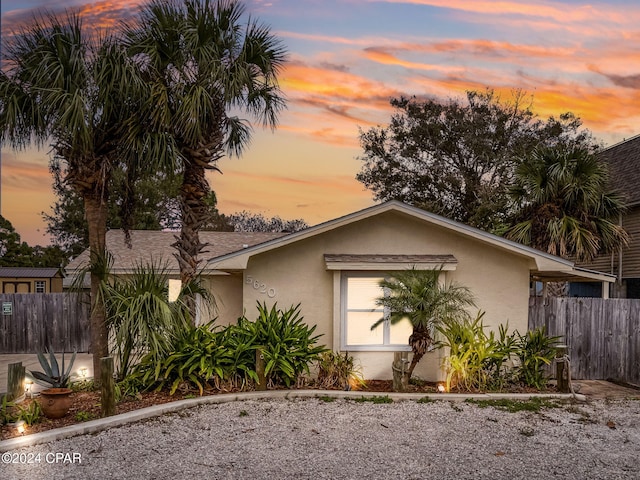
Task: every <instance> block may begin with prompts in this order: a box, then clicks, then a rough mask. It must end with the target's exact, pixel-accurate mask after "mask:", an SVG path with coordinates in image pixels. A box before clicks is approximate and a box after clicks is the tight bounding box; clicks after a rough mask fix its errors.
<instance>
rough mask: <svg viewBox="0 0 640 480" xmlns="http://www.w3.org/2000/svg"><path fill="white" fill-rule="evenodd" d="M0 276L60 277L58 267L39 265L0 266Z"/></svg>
mask: <svg viewBox="0 0 640 480" xmlns="http://www.w3.org/2000/svg"><path fill="white" fill-rule="evenodd" d="M0 277H4V278H54V277H62V273H61V272H60V269H59V268H41V267H0Z"/></svg>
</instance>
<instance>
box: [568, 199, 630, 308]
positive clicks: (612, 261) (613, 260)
mask: <svg viewBox="0 0 640 480" xmlns="http://www.w3.org/2000/svg"><path fill="white" fill-rule="evenodd" d="M622 225H623V227H624V228H625V230H626V231H627V233H628V234H629V237H630V238H629V245H628V246H627V247H626V248H624V249H623V250H622V279H623V282H622V285H620V284H619V283H616V284H615V285H614V286H613V292H612V296H614V297H621V298H625V297H626V298H629V295H628V294H627V289H628V288H627V287H628V285H627V284H628V283H629V282H628V279H640V206H635V207H633V208H630V209H629V211H628V212H627V213H626V214H625V215H624V217H623V218H622ZM578 265H579V266H580V267H584V268H588V269H590V270H596V271H598V272H604V273H610V274H612V275H616V276H618V275H620V255H619V253H618V252H615V253H613V254H605V255H599V256H598V257H596V258H594V259H593V260H592V261H590V262H588V263H579V264H578ZM631 290H633V291H635V290H634V289H633V288H632V289H631ZM633 296H635V294H633Z"/></svg>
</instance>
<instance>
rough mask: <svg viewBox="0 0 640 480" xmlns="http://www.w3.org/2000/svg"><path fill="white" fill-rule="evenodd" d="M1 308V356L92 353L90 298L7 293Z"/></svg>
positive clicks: (3, 295)
mask: <svg viewBox="0 0 640 480" xmlns="http://www.w3.org/2000/svg"><path fill="white" fill-rule="evenodd" d="M0 305H2V312H0V353H37V352H39V351H43V350H44V349H45V348H46V347H48V346H49V345H50V346H52V347H53V349H54V350H55V351H56V352H62V351H67V352H70V351H74V350H77V351H78V352H87V351H89V343H90V334H89V296H88V295H87V294H78V293H3V294H0Z"/></svg>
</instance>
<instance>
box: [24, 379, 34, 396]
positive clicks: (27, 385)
mask: <svg viewBox="0 0 640 480" xmlns="http://www.w3.org/2000/svg"><path fill="white" fill-rule="evenodd" d="M32 392H33V381H32V380H25V381H24V393H26V394H27V397H31V393H32Z"/></svg>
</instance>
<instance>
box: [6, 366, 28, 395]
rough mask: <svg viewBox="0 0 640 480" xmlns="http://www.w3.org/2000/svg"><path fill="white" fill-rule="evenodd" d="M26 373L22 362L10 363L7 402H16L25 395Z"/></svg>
mask: <svg viewBox="0 0 640 480" xmlns="http://www.w3.org/2000/svg"><path fill="white" fill-rule="evenodd" d="M24 372H25V367H23V366H22V362H18V363H10V364H9V371H8V376H7V400H10V401H11V400H15V399H16V398H18V397H20V396H21V395H22V394H23V393H24Z"/></svg>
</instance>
